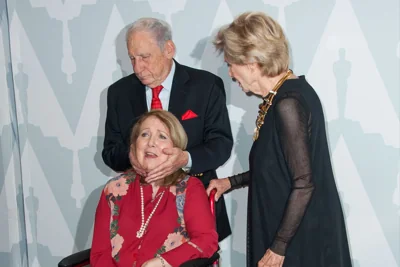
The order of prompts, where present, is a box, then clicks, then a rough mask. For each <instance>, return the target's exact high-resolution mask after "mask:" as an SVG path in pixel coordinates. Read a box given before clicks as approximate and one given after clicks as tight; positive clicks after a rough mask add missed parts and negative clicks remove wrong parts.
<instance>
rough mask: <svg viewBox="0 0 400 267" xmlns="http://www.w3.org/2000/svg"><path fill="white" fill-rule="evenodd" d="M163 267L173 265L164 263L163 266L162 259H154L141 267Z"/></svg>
mask: <svg viewBox="0 0 400 267" xmlns="http://www.w3.org/2000/svg"><path fill="white" fill-rule="evenodd" d="M163 266H165V267H171V265H169V264H168V262H166V261H164V265H163V264H162V262H161V259H160V258H154V259H151V260H148V261H146V262H145V263H143V265H142V266H141V267H163Z"/></svg>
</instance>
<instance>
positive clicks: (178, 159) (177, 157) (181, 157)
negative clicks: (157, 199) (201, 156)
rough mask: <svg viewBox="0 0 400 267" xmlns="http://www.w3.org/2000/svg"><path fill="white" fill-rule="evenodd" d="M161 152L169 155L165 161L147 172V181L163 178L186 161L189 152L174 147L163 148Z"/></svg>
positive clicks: (184, 164)
mask: <svg viewBox="0 0 400 267" xmlns="http://www.w3.org/2000/svg"><path fill="white" fill-rule="evenodd" d="M163 153H164V154H166V155H168V156H169V157H168V159H167V161H165V162H163V163H161V164H160V165H159V166H158V167H156V168H155V169H153V170H151V171H150V172H149V173H148V174H147V177H146V179H145V180H146V182H147V183H151V182H154V181H157V180H160V179H163V178H165V177H166V176H168V175H170V174H172V173H174V172H175V171H177V170H178V169H180V168H182V167H184V166H186V164H187V163H188V160H189V154H188V152H187V151H183V150H181V149H179V148H177V147H174V148H164V149H163Z"/></svg>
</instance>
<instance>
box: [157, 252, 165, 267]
mask: <svg viewBox="0 0 400 267" xmlns="http://www.w3.org/2000/svg"><path fill="white" fill-rule="evenodd" d="M157 258H159V259H160V260H161V265H162V267H165V261H164V258H163V257H161V255H160V254H157Z"/></svg>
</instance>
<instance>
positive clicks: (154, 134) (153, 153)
mask: <svg viewBox="0 0 400 267" xmlns="http://www.w3.org/2000/svg"><path fill="white" fill-rule="evenodd" d="M135 146H136V151H135V154H136V157H137V160H138V162H139V164H140V165H141V166H142V167H143V168H144V169H145V170H147V171H150V170H152V169H154V168H155V167H157V166H158V165H160V164H161V163H163V162H165V161H166V160H167V159H168V155H166V154H164V153H163V152H162V150H163V149H164V148H172V147H173V146H174V145H173V143H172V139H171V136H170V132H169V129H168V128H167V127H166V126H165V125H164V124H163V123H162V122H161V121H160V120H159V119H158V118H157V117H154V116H151V117H148V118H147V119H145V120H144V121H143V122H142V125H140V129H139V136H138V138H137V139H136V142H135Z"/></svg>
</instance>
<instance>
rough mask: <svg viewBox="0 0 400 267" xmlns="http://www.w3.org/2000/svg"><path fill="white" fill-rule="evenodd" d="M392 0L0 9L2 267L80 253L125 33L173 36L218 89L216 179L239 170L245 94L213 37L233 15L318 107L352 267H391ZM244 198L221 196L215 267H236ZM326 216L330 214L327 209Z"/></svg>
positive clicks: (395, 199) (395, 230) (395, 28)
mask: <svg viewBox="0 0 400 267" xmlns="http://www.w3.org/2000/svg"><path fill="white" fill-rule="evenodd" d="M399 8H400V7H399V0H381V1H374V0H247V1H238V0H80V1H78V0H69V1H67V0H18V1H17V0H8V1H6V0H0V32H1V33H0V134H1V142H0V212H1V216H0V237H1V238H0V266H1V267H3V266H13V267H14V266H15V267H19V266H32V267H37V266H49V267H51V266H56V264H57V262H58V261H59V260H60V259H61V258H62V257H63V256H66V255H68V254H70V253H72V252H75V251H78V250H82V249H84V248H88V247H90V245H91V238H92V226H93V218H94V212H95V208H96V205H97V201H98V198H99V194H100V190H101V188H102V186H103V184H104V183H105V182H106V181H107V179H108V178H109V177H110V176H112V175H113V173H112V172H111V170H110V169H109V168H107V167H106V166H105V165H104V163H103V161H102V159H101V148H102V142H103V139H104V122H105V114H106V91H107V87H108V86H109V85H110V84H111V83H113V82H114V81H116V80H118V79H119V78H121V77H123V76H125V75H128V74H130V73H132V69H131V67H130V63H129V59H128V57H127V51H126V48H125V43H124V33H125V27H126V25H127V24H128V23H131V22H133V21H134V20H136V19H138V18H139V17H142V16H152V17H157V18H161V19H165V20H166V21H168V22H169V23H171V25H172V28H173V34H174V35H173V39H174V41H175V43H176V45H177V48H178V53H177V57H176V59H177V60H178V61H179V62H180V63H183V64H186V65H189V66H192V67H197V68H201V69H205V70H209V71H211V72H213V73H215V74H217V75H219V76H221V77H222V78H223V79H224V82H225V87H226V91H227V105H228V109H229V113H230V118H231V124H232V130H233V135H234V138H235V145H234V148H233V153H232V156H231V158H230V159H229V161H228V162H227V163H226V164H225V165H224V166H223V167H222V168H220V169H219V171H218V172H219V174H220V175H221V177H224V176H227V175H231V174H234V173H237V172H241V171H244V170H247V168H248V162H247V155H248V152H249V149H250V146H251V143H252V139H251V135H252V131H253V128H254V121H255V118H256V112H257V105H258V103H259V102H260V101H259V99H257V98H255V97H247V96H246V95H245V94H244V93H242V92H241V90H240V88H239V87H238V86H237V85H236V84H235V83H232V81H231V80H230V79H229V77H228V72H227V68H226V66H225V65H224V64H223V59H222V57H221V56H217V55H216V54H215V52H214V48H213V46H212V44H211V40H212V38H213V36H214V35H215V33H216V30H217V28H218V27H219V26H221V25H223V24H225V23H228V22H230V21H232V19H233V17H234V16H236V15H237V14H239V13H241V12H244V11H248V10H258V11H265V12H266V13H268V14H270V15H271V16H272V17H274V18H276V19H277V20H278V21H279V22H280V23H281V24H282V25H283V27H284V29H285V31H286V33H287V34H288V38H289V41H290V44H291V54H292V62H291V67H292V68H293V69H294V71H295V73H297V74H305V75H306V78H307V79H308V80H309V82H310V83H311V84H312V85H313V86H314V88H315V89H316V90H317V92H318V94H319V96H320V98H321V101H322V103H323V106H324V110H325V115H326V123H327V127H328V129H329V142H330V149H331V155H332V159H333V165H334V170H335V175H336V181H337V185H338V188H339V191H340V195H341V200H342V205H343V207H344V210H345V215H346V223H347V228H348V235H349V239H350V243H351V252H352V258H353V261H354V266H355V267H359V266H362V267H364V266H365V267H368V266H374V267H376V266H388V267H396V266H397V267H399V266H400V255H399V251H400V245H399V234H400V233H399V225H400V224H399V216H400V197H399V194H400V193H399V190H400V171H399V167H400V160H399V147H400V146H399V131H400V129H399V115H400V114H399V106H400V101H399V98H400V90H399V85H400V84H399V72H400V69H399V62H400V36H399V31H400V27H399V24H400V23H399ZM246 197H247V190H246V189H241V190H239V191H235V192H233V193H230V194H229V195H228V196H227V202H228V204H227V205H228V210H229V212H230V219H231V223H232V225H233V229H234V234H233V236H232V237H231V238H229V239H228V240H226V241H224V242H223V243H222V244H221V247H222V251H223V252H222V266H224V267H225V266H227V267H229V266H232V267H243V266H245V222H246ZM327 208H328V207H327Z"/></svg>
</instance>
